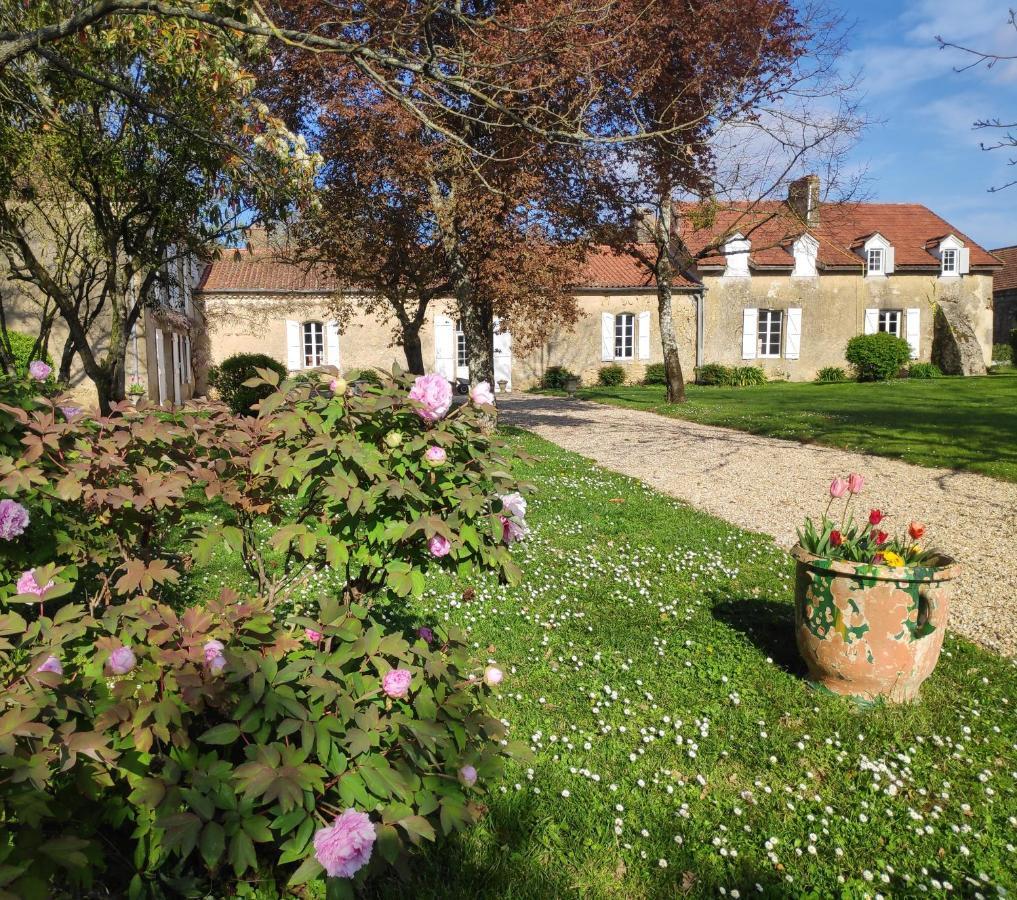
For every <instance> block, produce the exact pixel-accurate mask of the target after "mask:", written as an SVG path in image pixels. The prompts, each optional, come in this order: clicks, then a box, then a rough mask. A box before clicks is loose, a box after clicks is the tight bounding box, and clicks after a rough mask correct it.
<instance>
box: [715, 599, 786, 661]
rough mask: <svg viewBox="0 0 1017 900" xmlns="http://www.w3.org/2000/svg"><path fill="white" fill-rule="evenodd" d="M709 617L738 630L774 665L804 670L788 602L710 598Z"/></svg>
mask: <svg viewBox="0 0 1017 900" xmlns="http://www.w3.org/2000/svg"><path fill="white" fill-rule="evenodd" d="M710 599H711V600H713V601H714V603H713V609H712V610H711V612H712V613H713V617H714V618H715V619H716V620H717V621H718V622H722V623H723V624H725V625H727V626H728V627H729V628H732V629H734V630H735V631H740V632H741V633H742V634H743V635H745V637H746V638H748V640H749V641H750V643H752V644H753V645H755V646H756V647H758V648H759V650H760V651H761V652H762V653H763V654H765V655H766V656H769V657H770V658H771V659H772V660H773V662H774V664H775V665H777V666H780V668H782V669H783V670H784V671H785V672H788V673H790V674H791V675H795V676H804V675H805V672H806V669H805V664H804V663H803V662H802V660H801V657H799V655H798V648H797V646H796V645H795V629H794V625H795V621H794V618H795V617H794V607H793V606H792V605H791V604H790V603H781V602H779V601H776V600H767V599H759V598H756V597H741V598H731V597H723V598H721V597H719V596H715V597H711V598H710Z"/></svg>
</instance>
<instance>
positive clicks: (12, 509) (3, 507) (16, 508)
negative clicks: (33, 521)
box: [0, 497, 29, 541]
mask: <svg viewBox="0 0 1017 900" xmlns="http://www.w3.org/2000/svg"><path fill="white" fill-rule="evenodd" d="M28 521H29V517H28V510H27V509H25V507H23V506H22V505H21V504H20V503H18V502H17V501H16V500H11V499H10V498H8V497H5V498H4V499H3V500H0V538H3V539H4V540H5V541H12V540H14V538H16V537H18V536H19V535H21V534H24V531H25V529H26V528H27V527H28Z"/></svg>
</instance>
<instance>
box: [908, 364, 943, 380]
mask: <svg viewBox="0 0 1017 900" xmlns="http://www.w3.org/2000/svg"><path fill="white" fill-rule="evenodd" d="M942 377H943V373H942V372H941V371H940V369H939V366H937V365H936V364H935V363H926V362H916V363H911V365H910V366H908V378H942Z"/></svg>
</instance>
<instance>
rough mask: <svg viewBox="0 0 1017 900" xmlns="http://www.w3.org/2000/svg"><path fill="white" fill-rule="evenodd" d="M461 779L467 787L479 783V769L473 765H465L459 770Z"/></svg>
mask: <svg viewBox="0 0 1017 900" xmlns="http://www.w3.org/2000/svg"><path fill="white" fill-rule="evenodd" d="M459 780H460V781H461V782H462V783H463V784H465V785H466V786H467V787H473V785H475V784H476V783H477V770H476V769H474V768H473V766H463V767H462V768H461V769H460V770H459Z"/></svg>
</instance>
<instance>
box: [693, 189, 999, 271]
mask: <svg viewBox="0 0 1017 900" xmlns="http://www.w3.org/2000/svg"><path fill="white" fill-rule="evenodd" d="M681 221H682V222H683V223H688V224H687V226H686V228H685V229H684V230H683V239H684V240H685V241H686V242H687V244H688V246H689V248H690V250H691V251H692V252H693V254H698V253H700V252H702V251H703V250H704V249H705V248H707V247H709V245H710V244H711V243H715V242H718V241H721V242H722V240H723V239H724V238H725V237H727V236H730V235H732V234H734V233H736V232H740V233H741V234H743V235H745V236H746V237H748V238H749V239H750V240H751V241H752V249H751V251H750V262H751V265H752V266H753V267H755V268H766V267H779V268H791V267H792V266H794V258H793V256H792V254H791V244H792V243H793V242H794V240H795V238H796V237H798V236H799V235H800V234H802V233H803V232H805V231H808V232H809V233H810V234H812V236H813V237H815V238H816V239H817V240H818V241H819V255H818V260H817V262H818V264H819V267H820V268H855V269H861V266H862V259H861V257H860V256H859V255H858V254H857V253H855V252H853V250H852V248H853V247H858V246H860V244H862V243H864V241H865V239H867V238H868V237H870V236H871V235H873V234H875V233H876V232H878V233H879V234H881V235H882V236H883V237H884V238H886V239H887V240H888V241H889V242H890V243H891V244H892V245H893V248H894V265H895V267H896V268H898V269H938V268H939V260H938V259H937V257H936V256H935V255H933V254H934V251H935V249H936V246H937V245H938V243H939V239H940V238H943V237H945V236H946V235H948V234H953V235H956V236H957V238H958V239H960V240H961V241H963V243H964V245H965V246H966V247H967V248H969V249H970V251H971V266H972V268H978V267H987V266H998V265H999V260H998V259H996V258H995V257H994V256H993V255H992V254H991V253H989V252H988V251H987V250H985V249H984V248H983V247H981V246H979V245H978V244H976V243H975V242H974V241H973V240H971V238H969V237H967V235H965V234H964V233H963V232H961V231H959V230H958V229H956V228H954V227H953V226H952V225H951V224H950V223H949V222H947V221H946V220H944V219H941V218H940V217H939V216H937V215H936V214H935V213H934V212H932V210H930V209H928V208H927V207H925V206H922V205H921V204H920V203H851V204H843V205H842V204H829V203H824V204H821V205H820V208H819V224H818V225H817V226H816V227H814V228H808V229H807V228H806V227H805V225H804V224H803V223H802V221H801V220H800V219H798V218H797V217H796V216H795V214H794V213H793V212H792V211H791V209H790V207H788V205H787V203H785V202H784V201H768V202H764V203H760V204H755V205H754V206H752V207H751V208H750V207H748V206H745V205H741V206H739V205H737V204H736V205H733V206H732V207H730V208H723V209H720V210H718V211H717V213H716V215H715V217H714V220H713V221H712V222H710V223H709V224H708V225H706V226H703V227H699V228H696V227H694V223H695V221H696V217H695V216H692V215H686V216H682V219H681ZM930 251H931V252H930ZM700 265H701V266H704V267H709V266H722V265H724V257H723V256H722V255H720V254H708V255H706V256H705V257H703V259H702V261H701V263H700Z"/></svg>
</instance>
